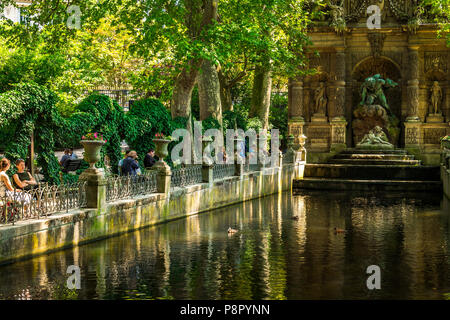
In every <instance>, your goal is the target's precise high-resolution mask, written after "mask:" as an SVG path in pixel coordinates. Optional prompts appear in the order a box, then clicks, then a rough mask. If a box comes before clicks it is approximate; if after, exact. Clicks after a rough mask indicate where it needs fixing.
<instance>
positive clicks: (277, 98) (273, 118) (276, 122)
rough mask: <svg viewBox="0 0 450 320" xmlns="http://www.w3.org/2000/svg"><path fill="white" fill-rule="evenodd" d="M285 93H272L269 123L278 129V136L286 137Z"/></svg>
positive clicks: (286, 112)
mask: <svg viewBox="0 0 450 320" xmlns="http://www.w3.org/2000/svg"><path fill="white" fill-rule="evenodd" d="M287 100H288V99H287V95H281V94H274V95H272V103H271V106H270V114H269V123H270V124H271V125H272V127H273V128H277V129H278V130H280V138H281V137H282V138H286V137H287V133H288V101H287Z"/></svg>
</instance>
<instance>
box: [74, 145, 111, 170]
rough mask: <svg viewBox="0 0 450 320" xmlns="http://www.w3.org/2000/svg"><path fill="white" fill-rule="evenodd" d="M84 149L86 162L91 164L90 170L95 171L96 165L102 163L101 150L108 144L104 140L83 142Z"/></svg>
mask: <svg viewBox="0 0 450 320" xmlns="http://www.w3.org/2000/svg"><path fill="white" fill-rule="evenodd" d="M80 143H81V145H82V146H83V147H84V160H85V161H86V162H87V163H89V169H95V164H96V163H97V162H99V161H100V159H101V155H100V150H101V149H102V146H103V145H104V144H105V143H106V142H105V141H104V140H81V141H80Z"/></svg>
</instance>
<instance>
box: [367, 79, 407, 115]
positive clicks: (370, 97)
mask: <svg viewBox="0 0 450 320" xmlns="http://www.w3.org/2000/svg"><path fill="white" fill-rule="evenodd" d="M397 85H398V83H396V82H394V81H392V80H391V79H386V80H384V79H383V78H381V75H379V74H376V75H374V76H372V77H368V78H366V79H365V80H364V83H363V85H362V86H361V102H360V105H362V106H364V105H367V106H370V105H373V104H375V100H376V99H378V100H379V103H380V104H381V106H382V107H383V108H385V109H386V111H387V112H388V113H389V114H392V112H391V109H390V108H389V105H388V104H387V101H386V96H385V95H384V92H383V87H386V88H393V87H395V86H397Z"/></svg>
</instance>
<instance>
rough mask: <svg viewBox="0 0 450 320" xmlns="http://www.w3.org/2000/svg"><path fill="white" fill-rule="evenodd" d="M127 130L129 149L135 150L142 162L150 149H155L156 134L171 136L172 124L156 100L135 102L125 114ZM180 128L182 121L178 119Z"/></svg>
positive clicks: (164, 109) (165, 111) (168, 114)
mask: <svg viewBox="0 0 450 320" xmlns="http://www.w3.org/2000/svg"><path fill="white" fill-rule="evenodd" d="M126 121H127V128H126V129H125V131H126V132H125V133H126V136H125V139H126V141H127V143H128V145H129V146H130V148H131V149H133V150H136V152H137V153H138V155H139V160H140V161H143V159H144V156H145V154H146V153H147V152H148V150H149V149H150V148H153V149H154V148H155V145H154V143H153V138H154V137H155V134H156V133H163V134H164V135H166V136H169V135H171V134H172V128H173V126H172V122H171V117H170V113H169V111H168V110H167V109H166V108H165V107H164V105H163V104H162V103H161V102H160V101H159V100H156V99H144V100H138V101H136V102H135V103H134V104H133V106H132V107H131V109H130V111H129V112H128V113H127V114H126ZM177 121H179V122H177V123H179V125H180V127H183V126H182V122H184V121H183V120H182V119H178V120H177Z"/></svg>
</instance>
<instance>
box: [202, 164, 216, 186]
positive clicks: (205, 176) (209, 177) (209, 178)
mask: <svg viewBox="0 0 450 320" xmlns="http://www.w3.org/2000/svg"><path fill="white" fill-rule="evenodd" d="M213 169H214V165H213V164H209V163H203V164H202V181H203V182H207V183H212V182H213V181H214V174H213Z"/></svg>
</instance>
